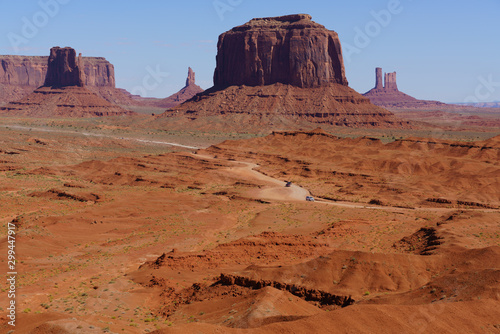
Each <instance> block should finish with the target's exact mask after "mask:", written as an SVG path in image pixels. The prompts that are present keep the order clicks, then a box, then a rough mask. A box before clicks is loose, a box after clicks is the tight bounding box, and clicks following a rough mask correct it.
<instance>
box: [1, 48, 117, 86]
mask: <svg viewBox="0 0 500 334" xmlns="http://www.w3.org/2000/svg"><path fill="white" fill-rule="evenodd" d="M48 60H49V57H39V56H1V55H0V64H1V66H0V84H3V85H12V86H29V87H33V89H35V88H38V87H40V86H42V85H43V84H44V82H45V76H46V75H47V67H48ZM82 65H83V72H84V73H85V81H84V83H85V85H86V86H92V87H111V88H114V87H115V69H114V66H113V64H111V63H110V62H109V61H107V60H106V58H103V57H82Z"/></svg>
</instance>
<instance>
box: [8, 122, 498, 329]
mask: <svg viewBox="0 0 500 334" xmlns="http://www.w3.org/2000/svg"><path fill="white" fill-rule="evenodd" d="M25 139H26V140H20V139H16V141H15V142H14V140H13V139H11V138H2V140H3V141H2V145H4V146H2V147H0V160H1V165H0V166H1V167H2V168H1V170H2V172H1V173H2V178H1V184H0V187H1V189H0V191H1V192H2V217H1V219H2V224H3V228H4V229H6V224H7V223H8V222H11V221H14V222H15V224H16V227H17V232H18V234H17V251H18V259H19V262H18V271H19V272H20V273H21V275H20V277H19V291H18V292H19V294H18V300H17V301H18V303H19V308H18V310H19V316H18V326H19V327H18V328H16V329H17V330H19V331H20V332H25V333H55V332H57V333H102V332H112V333H144V332H148V331H149V332H154V331H156V333H170V332H172V333H190V332H191V333H200V332H202V333H226V332H227V333H233V332H239V331H240V330H241V329H245V328H246V329H248V331H249V332H259V333H273V332H297V333H310V332H339V333H342V332H348V331H351V332H372V333H377V332H378V333H386V332H419V331H420V332H422V331H423V332H440V333H443V332H457V331H469V332H492V333H494V332H498V330H499V328H500V321H499V320H498V319H500V312H499V311H498V310H499V309H500V307H499V306H500V304H499V300H500V296H499V292H500V269H499V263H500V239H499V238H500V226H499V224H500V214H499V211H498V206H499V204H500V193H499V191H500V190H499V189H500V184H499V179H500V166H499V157H500V155H499V143H498V138H493V139H490V140H489V141H484V142H476V143H458V142H445V141H436V140H428V139H416V138H415V139H407V140H399V141H395V142H393V143H390V144H382V143H381V142H379V141H377V140H373V139H369V138H359V139H340V138H336V137H333V136H331V135H328V134H326V133H323V132H321V131H316V132H309V133H304V132H295V133H274V134H272V135H270V136H267V137H264V138H257V139H251V140H244V141H226V142H224V143H221V144H219V145H215V146H212V147H210V148H208V149H206V150H201V151H199V152H197V154H192V153H189V152H177V153H164V154H151V155H141V154H127V155H123V154H120V152H116V153H113V152H107V155H106V158H105V159H101V160H95V159H90V158H89V157H88V156H86V155H85V151H83V152H81V151H80V152H79V153H78V154H79V156H78V157H79V160H78V161H80V162H79V163H68V160H71V159H69V158H68V157H67V156H66V155H65V154H64V152H68V154H70V153H69V152H73V154H75V153H74V152H76V151H77V150H76V147H77V144H78V143H77V142H74V143H73V144H72V142H71V141H68V142H66V143H65V145H66V146H63V145H62V144H60V141H52V140H50V139H46V138H35V139H33V138H25ZM92 140H93V141H95V145H96V146H98V145H103V143H102V142H101V139H92ZM106 140H108V141H109V142H107V143H106V145H108V146H111V147H118V146H119V145H120V143H119V142H117V141H114V140H111V139H106ZM41 143H43V144H41ZM90 144H92V142H91V143H90ZM138 151H140V150H139V149H138ZM249 163H251V164H257V165H259V167H257V168H256V169H257V170H258V171H260V172H261V173H263V174H265V175H267V176H268V178H266V177H258V176H257V175H256V173H251V172H248V170H247V168H248V166H249ZM269 178H274V179H276V180H280V181H281V182H282V183H283V185H280V183H279V182H278V181H276V180H275V182H270V181H269ZM285 180H287V181H292V182H293V184H294V185H300V186H302V187H303V188H305V189H307V190H309V191H310V192H311V193H312V195H314V196H315V197H316V199H317V201H316V202H314V203H311V202H306V201H304V200H299V199H297V200H290V199H287V198H289V197H286V196H285V195H286V194H285V195H283V199H280V196H281V195H280V194H281V193H282V191H281V189H280V187H284V182H283V181H285ZM270 189H271V190H273V189H275V190H277V191H276V192H275V193H276V194H278V195H276V196H274V197H273V199H263V198H261V197H260V195H261V194H263V193H269V191H270ZM278 190H279V191H278ZM285 199H286V200H285ZM1 243H2V247H3V248H4V249H5V247H6V240H5V238H3V239H1ZM2 265H6V264H5V262H2ZM2 312H4V313H3V316H2V317H3V318H2V319H3V323H4V325H3V327H1V328H0V331H2V332H7V331H8V330H9V328H8V327H7V326H6V325H5V323H6V318H5V310H2Z"/></svg>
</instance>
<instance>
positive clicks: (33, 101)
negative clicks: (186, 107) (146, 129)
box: [0, 47, 131, 117]
mask: <svg viewBox="0 0 500 334" xmlns="http://www.w3.org/2000/svg"><path fill="white" fill-rule="evenodd" d="M84 77H85V74H84V72H83V67H82V59H81V55H80V56H79V57H78V58H77V57H76V52H75V50H74V49H72V48H68V47H66V48H60V47H53V48H52V49H51V50H50V56H49V58H48V70H47V74H46V76H45V84H44V85H43V86H42V87H40V88H38V89H36V90H35V91H34V92H33V93H31V94H30V95H28V96H27V97H25V98H23V99H21V100H19V101H16V102H11V103H9V104H7V105H6V106H5V107H2V108H0V113H2V114H7V115H15V116H31V117H53V116H55V117H93V116H116V115H125V114H131V112H129V111H127V110H125V109H123V108H121V107H119V106H117V105H114V104H112V103H110V102H108V101H106V100H104V99H103V98H101V97H99V96H97V95H96V94H95V93H93V92H91V91H89V90H88V89H86V88H85V84H84V82H85V80H84Z"/></svg>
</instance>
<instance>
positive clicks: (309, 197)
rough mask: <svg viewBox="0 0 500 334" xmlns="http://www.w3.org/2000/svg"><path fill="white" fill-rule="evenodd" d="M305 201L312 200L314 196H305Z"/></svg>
mask: <svg viewBox="0 0 500 334" xmlns="http://www.w3.org/2000/svg"><path fill="white" fill-rule="evenodd" d="M306 201H308V202H314V197H312V196H306Z"/></svg>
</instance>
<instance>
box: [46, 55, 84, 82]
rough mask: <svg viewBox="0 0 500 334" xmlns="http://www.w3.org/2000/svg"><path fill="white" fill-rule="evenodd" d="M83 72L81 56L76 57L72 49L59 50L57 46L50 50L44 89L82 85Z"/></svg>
mask: <svg viewBox="0 0 500 334" xmlns="http://www.w3.org/2000/svg"><path fill="white" fill-rule="evenodd" d="M83 77H84V72H83V66H82V54H81V53H80V54H79V55H78V58H77V57H76V51H75V49H72V48H68V47H66V48H60V47H58V46H56V47H53V48H52V49H50V56H49V63H48V69H47V75H46V76H45V83H44V86H45V87H54V88H59V87H65V86H78V87H83V85H84V79H83Z"/></svg>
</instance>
